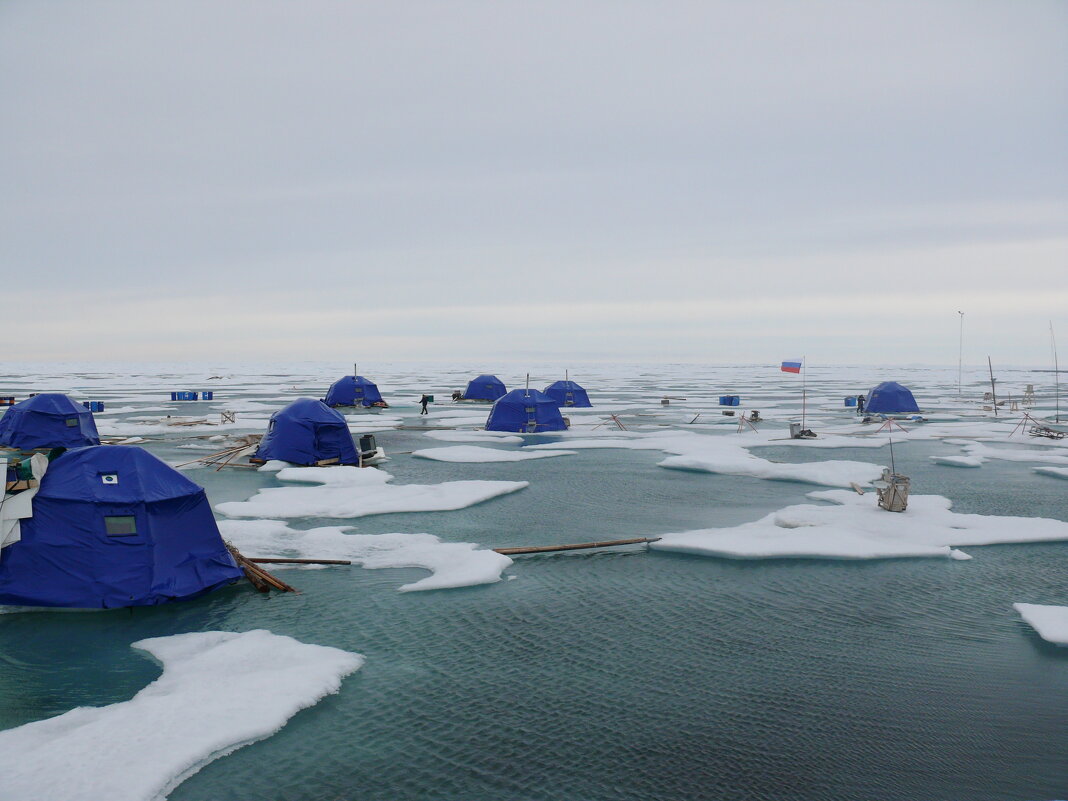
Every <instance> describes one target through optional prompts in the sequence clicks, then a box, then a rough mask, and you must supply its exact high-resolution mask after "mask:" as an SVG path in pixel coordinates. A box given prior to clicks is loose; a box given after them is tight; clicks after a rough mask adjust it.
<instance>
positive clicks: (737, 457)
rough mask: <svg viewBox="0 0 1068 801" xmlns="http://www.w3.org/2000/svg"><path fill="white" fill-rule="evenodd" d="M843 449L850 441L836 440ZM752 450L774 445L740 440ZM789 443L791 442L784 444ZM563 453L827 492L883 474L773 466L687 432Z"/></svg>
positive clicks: (861, 465) (842, 467) (578, 442)
mask: <svg viewBox="0 0 1068 801" xmlns="http://www.w3.org/2000/svg"><path fill="white" fill-rule="evenodd" d="M838 439H840V440H842V442H841V443H839V444H836V445H835V446H834V447H843V445H845V444H847V443H850V442H851V441H850V440H848V439H847V438H845V437H840V438H838ZM741 441H746V442H748V443H750V446H752V445H765V444H775V443H771V442H768V441H767V440H766V439H749V440H741ZM788 441H791V442H792V440H788ZM566 445H567V447H568V448H575V449H583V448H627V449H631V450H659V451H663V452H665V453H671V454H675V455H674V456H669V457H668V458H667V459H664V460H663V461H661V462H658V464H659V465H660V466H661V467H668V468H673V469H675V470H696V471H700V472H706V473H726V474H730V475H743V476H753V477H755V478H765V479H776V480H780V481H801V482H805V483H808V484H822V485H825V486H831V487H848V486H849V485H850V484H854V483H855V484H868V483H870V482H871V481H873V480H875V479H877V478H878V477H879V476H880V475H881V474H882V470H883V468H882V466H881V465H877V464H872V463H871V462H855V461H849V460H835V459H830V460H826V461H821V462H802V463H790V462H772V461H770V460H769V459H764V458H762V457H760V456H756V455H755V454H752V453H750V452H749V451H748V450H746V448H745V447H743V446H742V445H740V444H736V442H732V441H729V440H728V439H727V438H726V437H722V436H707V435H704V434H692V433H689V432H664V433H660V434H639V435H637V436H632V437H629V438H624V437H618V436H617V437H612V438H608V437H605V438H596V439H574V440H567V441H566ZM554 447H558V445H557V444H555V443H552V444H544V445H531V446H529V447H528V448H527V450H548V449H551V448H554Z"/></svg>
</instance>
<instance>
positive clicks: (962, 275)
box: [0, 0, 1068, 369]
mask: <svg viewBox="0 0 1068 801" xmlns="http://www.w3.org/2000/svg"><path fill="white" fill-rule="evenodd" d="M0 108H2V109H3V112H2V114H3V117H2V120H3V123H2V124H0V265H2V268H3V279H2V280H3V285H2V290H0V291H2V301H3V308H4V310H5V318H6V320H7V322H8V323H9V325H8V326H7V342H6V344H5V345H4V346H3V349H2V352H3V353H4V354H5V357H4V358H6V359H9V360H17V361H23V360H40V359H47V360H70V359H85V360H104V359H108V360H115V359H163V360H202V359H207V358H210V359H212V360H216V361H218V360H220V359H227V358H232V359H256V360H271V359H273V358H279V359H285V360H287V361H291V360H293V359H300V358H304V357H307V358H311V359H316V360H329V359H338V360H339V362H340V363H349V362H351V361H356V360H362V361H375V362H381V361H389V360H403V359H417V360H428V359H430V360H442V361H464V362H467V361H470V360H471V359H484V360H485V361H486V364H487V369H489V368H490V367H492V365H493V364H496V363H498V362H522V361H524V360H528V359H537V360H539V361H542V362H545V361H552V360H554V359H559V360H561V362H570V363H574V362H579V361H582V360H625V361H669V362H678V361H704V362H709V363H737V362H776V361H777V360H779V359H782V358H786V357H792V356H795V355H800V354H808V355H809V357H810V359H812V360H815V361H819V362H820V363H824V364H827V363H833V362H839V363H871V364H877V363H932V364H955V363H956V361H957V335H958V323H959V316H958V314H957V312H958V310H962V311H964V312H965V317H964V326H965V328H964V336H965V360H966V361H971V362H973V363H974V362H978V361H980V360H985V356H986V354H988V353H989V354H992V355H993V357H994V359H995V361H997V362H1001V363H1015V364H1045V363H1047V362H1048V358H1049V336H1048V326H1049V321H1050V320H1052V321H1053V324H1054V326H1055V327H1056V328H1057V329H1058V331H1059V333H1060V334H1061V339H1062V342H1063V350H1064V351H1065V352H1068V3H1065V2H1063V1H1062V0H1050V1H1049V2H1043V1H1042V0H1026V2H1022V1H1020V2H1010V1H1008V0H1006V1H1005V2H994V1H993V0H974V1H973V2H950V1H948V0H947V1H945V2H940V1H939V0H916V2H909V0H895V1H894V2H886V3H880V2H873V1H872V0H864V2H856V0H842V1H840V2H812V1H806V2H796V1H795V0H788V1H784V2H763V1H761V0H749V1H747V2H737V0H730V1H725V2H714V1H713V0H704V1H703V2H692V3H691V2H651V1H650V2H625V1H622V0H610V2H583V1H582V0H578V1H577V2H576V0H568V2H559V3H556V2H522V3H519V2H501V1H500V0H486V2H459V1H454V2H449V0H433V1H431V0H427V1H426V2H403V1H396V0H391V1H390V2H360V1H359V0H346V2H320V1H319V0H301V2H289V1H288V0H287V1H286V2H242V1H241V0H225V2H220V1H219V0H207V1H206V2H182V1H180V0H167V2H148V1H146V0H130V1H129V2H96V1H95V0H69V1H68V2H62V1H57V2H41V1H40V0H29V1H28V2H19V1H17V0H7V2H3V3H0ZM1066 361H1068V359H1066Z"/></svg>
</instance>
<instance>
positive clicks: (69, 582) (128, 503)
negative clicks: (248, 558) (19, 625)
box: [0, 445, 242, 609]
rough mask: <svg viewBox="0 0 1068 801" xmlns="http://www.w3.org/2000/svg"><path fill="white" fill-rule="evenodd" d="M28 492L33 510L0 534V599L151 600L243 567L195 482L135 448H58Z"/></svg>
mask: <svg viewBox="0 0 1068 801" xmlns="http://www.w3.org/2000/svg"><path fill="white" fill-rule="evenodd" d="M34 458H37V459H42V458H43V457H40V456H38V457H34ZM32 492H35V493H36V494H35V495H34V496H32V515H29V516H25V517H23V519H21V520H18V521H17V528H10V527H7V526H5V528H6V529H7V532H6V534H5V535H4V537H0V604H18V605H23V606H58V607H74V608H84V609H110V608H114V607H124V606H152V605H155V604H162V603H167V602H169V601H182V600H186V599H189V598H194V597H196V596H198V595H201V594H203V593H206V592H210V591H211V590H214V589H216V588H218V587H221V586H223V585H226V584H230V583H232V582H234V581H236V580H237V579H239V578H241V576H242V571H241V570H240V569H239V568H238V567H237V565H236V564H235V563H234V560H233V557H231V556H230V553H229V551H228V550H227V548H226V545H225V544H224V543H223V540H222V537H221V536H220V535H219V528H218V526H217V525H216V523H215V516H214V515H213V514H212V511H211V506H210V504H209V503H208V499H207V497H206V496H205V494H204V490H203V489H201V488H200V487H199V486H197V485H196V484H194V483H193V482H192V481H190V480H189V479H188V478H186V477H185V476H183V475H182V474H181V473H179V472H178V471H177V470H175V469H174V468H172V467H170V466H169V465H167V464H165V463H164V462H162V461H160V460H159V459H157V458H156V457H155V456H153V455H152V454H150V453H149V452H148V451H146V450H143V449H142V448H137V447H132V446H129V445H96V446H89V447H84V448H76V449H74V450H70V451H67V452H66V453H64V454H62V455H61V456H59V457H57V458H56V459H55V460H54V461H52V462H51V463H50V464H49V465H48V467H47V471H46V472H44V474H43V475H42V476H41V478H40V485H39V487H37V488H35V489H34V490H32ZM24 494H27V495H28V494H29V492H27V493H24ZM20 497H22V495H21V494H20V495H12V496H9V497H8V498H7V499H5V500H6V501H7V502H17V501H18V500H19V498H20ZM5 505H6V504H5ZM9 522H10V521H9Z"/></svg>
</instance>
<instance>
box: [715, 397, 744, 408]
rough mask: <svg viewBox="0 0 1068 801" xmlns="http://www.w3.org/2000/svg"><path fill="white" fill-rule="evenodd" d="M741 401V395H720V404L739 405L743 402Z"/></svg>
mask: <svg viewBox="0 0 1068 801" xmlns="http://www.w3.org/2000/svg"><path fill="white" fill-rule="evenodd" d="M741 402H742V398H741V396H740V395H720V396H719V405H720V406H738V405H740V404H741Z"/></svg>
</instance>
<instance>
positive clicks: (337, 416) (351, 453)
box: [252, 398, 360, 465]
mask: <svg viewBox="0 0 1068 801" xmlns="http://www.w3.org/2000/svg"><path fill="white" fill-rule="evenodd" d="M252 458H253V459H256V460H262V461H267V460H269V459H281V460H282V461H284V462H292V463H293V464H301V465H315V464H321V463H322V462H328V463H330V464H353V465H358V464H359V463H360V455H359V454H358V453H357V452H356V445H355V444H354V443H353V441H352V434H351V433H350V432H349V424H348V423H347V422H346V421H345V417H344V415H342V414H341V412H338V411H335V410H334V409H331V408H330V407H329V406H327V405H326V404H325V403H323V402H322V401H319V400H314V399H312V398H297V400H295V401H293V402H292V403H291V404H289V405H288V406H286V407H285V408H284V409H279V410H278V411H277V412H275V413H274V414H272V415H271V422H270V423H268V424H267V433H266V434H265V435H264V436H263V439H262V440H260V446H259V448H258V449H257V450H256V454H255V456H253V457H252Z"/></svg>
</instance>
